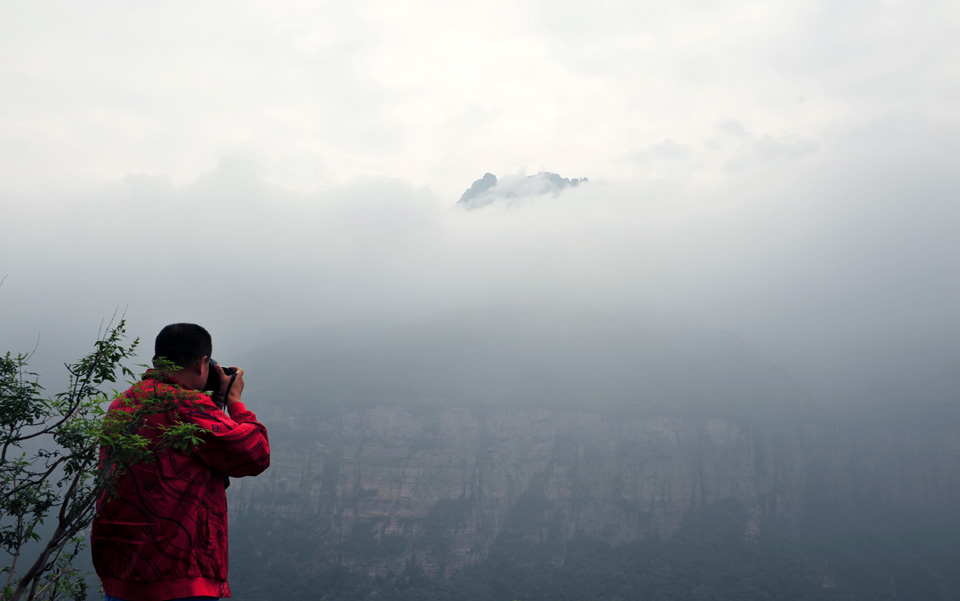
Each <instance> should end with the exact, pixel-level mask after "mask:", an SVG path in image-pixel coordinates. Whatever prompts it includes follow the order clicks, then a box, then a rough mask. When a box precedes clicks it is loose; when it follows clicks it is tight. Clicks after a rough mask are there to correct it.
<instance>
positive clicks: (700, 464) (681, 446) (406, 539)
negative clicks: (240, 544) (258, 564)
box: [230, 405, 960, 576]
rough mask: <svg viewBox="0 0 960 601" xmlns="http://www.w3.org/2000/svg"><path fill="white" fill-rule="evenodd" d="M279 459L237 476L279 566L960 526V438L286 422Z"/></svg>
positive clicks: (600, 414) (521, 410) (696, 422)
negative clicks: (729, 530) (707, 537)
mask: <svg viewBox="0 0 960 601" xmlns="http://www.w3.org/2000/svg"><path fill="white" fill-rule="evenodd" d="M271 425H272V430H271V440H272V441H273V448H274V455H273V465H272V466H271V468H270V469H269V470H268V471H267V472H266V473H264V474H263V475H262V476H260V477H258V478H254V479H243V480H240V481H237V482H235V484H234V487H233V488H231V490H230V503H231V512H232V519H233V520H234V522H237V521H239V522H241V523H251V522H252V521H253V520H257V522H256V523H257V524H258V526H257V537H258V539H259V540H260V541H261V542H262V543H263V545H262V549H261V551H260V553H266V554H267V555H268V557H266V558H265V559H266V561H267V562H268V563H269V562H284V563H294V564H297V565H299V566H300V569H305V570H323V569H330V568H336V567H341V568H347V569H349V570H351V571H357V572H362V573H366V574H371V575H385V574H389V573H400V572H402V571H403V570H404V569H405V568H408V567H411V566H414V567H416V568H419V569H421V570H423V571H424V572H425V573H427V574H430V575H444V576H449V575H451V574H452V573H454V572H455V571H457V570H458V569H460V568H462V567H464V566H467V565H469V564H472V563H476V562H479V561H481V560H482V559H483V558H484V557H485V556H486V555H487V553H488V552H489V550H490V549H491V545H493V544H495V542H496V541H497V539H498V537H508V536H512V537H514V538H515V539H523V540H525V541H527V542H528V543H532V544H535V545H539V548H540V549H541V550H542V552H544V553H548V554H550V555H551V557H552V558H553V560H554V561H557V562H560V561H562V559H563V551H564V545H565V543H566V541H568V540H569V539H570V538H571V537H573V536H574V535H576V534H582V535H587V536H591V537H596V538H599V539H603V540H605V541H608V542H625V541H633V540H638V539H644V538H646V537H658V538H660V539H669V538H670V537H672V536H673V535H674V534H675V533H676V532H677V530H678V528H680V527H681V524H682V523H683V522H684V520H685V519H690V517H691V516H692V515H696V514H698V513H702V512H705V511H709V510H710V508H711V507H714V506H718V505H726V506H728V507H729V505H730V503H733V505H734V506H735V508H736V511H735V512H734V514H735V519H736V520H737V527H738V528H739V531H740V532H742V535H743V536H744V537H745V538H747V539H750V538H759V537H761V536H763V535H764V533H765V532H773V531H776V532H780V533H786V534H788V535H790V536H795V537H796V536H803V535H804V534H809V533H813V532H824V531H829V532H832V533H836V532H840V531H843V530H845V529H853V530H857V529H860V530H864V529H866V530H872V531H882V530H884V529H894V528H899V527H911V528H913V527H919V526H930V525H936V524H947V523H949V524H953V525H955V524H957V523H958V508H960V432H958V430H957V428H955V427H944V426H936V425H926V426H921V425H913V426H909V427H895V426H892V425H886V426H880V425H877V424H874V425H872V426H865V425H863V426H860V425H856V424H847V425H838V424H828V423H824V422H818V421H815V420H814V421H807V422H804V423H779V424H778V423H749V422H744V421H739V420H734V419H727V418H709V417H682V416H644V415H630V414H626V413H616V412H605V411H591V410H586V409H584V410H575V409H570V408H548V407H507V406H499V407H481V408H468V407H463V406H448V407H422V406H421V407H417V406H407V407H404V406H390V405H374V406H369V407H363V408H356V409H350V408H344V407H340V408H339V409H338V410H337V411H328V412H326V414H324V413H323V412H313V413H310V412H304V410H302V409H301V410H289V411H277V412H274V415H273V418H272V421H271Z"/></svg>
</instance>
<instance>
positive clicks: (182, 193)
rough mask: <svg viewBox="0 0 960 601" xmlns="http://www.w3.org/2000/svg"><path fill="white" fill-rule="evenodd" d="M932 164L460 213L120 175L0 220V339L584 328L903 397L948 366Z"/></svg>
mask: <svg viewBox="0 0 960 601" xmlns="http://www.w3.org/2000/svg"><path fill="white" fill-rule="evenodd" d="M949 150H950V149H949V148H933V149H930V150H927V151H926V152H925V153H923V154H921V155H920V156H916V157H911V158H912V162H910V163H904V162H903V161H902V157H901V156H896V155H895V156H883V154H879V153H878V154H879V156H872V157H868V158H867V159H864V158H863V157H857V159H858V160H857V161H855V162H854V161H851V162H849V163H844V162H843V161H842V159H841V158H839V157H829V158H826V157H825V158H824V159H823V162H824V163H827V164H825V165H822V166H820V168H819V169H818V170H811V169H810V167H806V168H805V167H803V166H798V167H793V166H790V165H787V166H780V167H779V172H780V175H781V177H778V178H776V180H775V181H771V180H770V179H769V174H768V173H764V176H763V177H757V176H753V175H752V174H746V175H742V176H739V177H736V178H734V181H733V183H731V184H730V185H728V186H724V187H719V188H716V189H707V190H690V189H688V188H684V187H683V186H680V185H678V184H676V183H675V182H673V183H671V182H649V183H636V182H631V183H623V182H612V181H603V180H600V181H594V180H591V181H590V182H588V183H586V184H583V185H582V186H581V187H579V188H574V189H567V190H565V191H563V192H562V193H560V194H558V195H556V196H554V195H549V194H547V195H540V196H532V197H527V198H520V199H514V200H513V201H511V202H510V203H494V204H491V205H488V206H486V207H483V208H481V209H477V210H473V211H466V210H463V209H462V208H460V207H456V206H454V201H455V199H448V198H441V197H439V196H438V195H437V194H436V193H435V192H434V191H432V190H431V189H429V188H416V187H414V186H412V185H411V184H410V183H409V182H407V181H404V180H402V179H397V178H392V179H391V178H357V179H356V180H353V181H351V182H348V183H347V184H344V185H342V186H337V187H331V188H328V189H324V190H321V191H318V192H316V193H313V194H298V193H295V192H291V191H289V190H285V189H283V188H282V187H280V186H277V185H273V184H268V183H266V182H264V181H263V179H262V178H260V177H259V176H258V175H257V170H256V165H254V164H251V163H248V162H244V161H242V160H239V159H235V158H227V159H224V160H223V161H222V162H221V163H220V164H219V166H218V167H217V168H216V169H215V170H213V171H211V172H208V173H205V174H203V175H202V176H201V177H199V178H198V179H197V180H196V181H193V182H189V183H188V184H185V185H175V184H173V183H171V182H170V181H169V179H166V178H163V177H146V176H140V177H137V176H131V177H127V178H125V179H124V180H122V181H120V182H117V183H116V184H113V185H111V186H109V187H105V188H104V190H103V191H102V192H101V193H100V194H98V195H97V196H95V197H88V198H77V199H70V200H69V201H64V202H61V203H50V205H49V207H48V208H47V210H46V211H44V213H43V215H42V217H41V216H40V215H39V214H38V215H35V216H34V217H33V220H32V222H31V221H30V220H27V219H20V220H18V221H17V222H10V221H6V222H5V225H4V230H5V231H4V247H5V248H4V252H3V256H4V263H5V272H6V276H7V279H6V281H5V282H4V285H3V287H2V288H0V298H2V306H3V312H4V315H5V318H4V323H3V340H4V341H5V343H6V344H5V346H7V347H8V348H10V349H12V350H30V349H32V348H34V346H36V347H37V355H36V356H37V359H38V360H40V361H50V360H53V361H62V360H66V359H69V358H70V356H69V354H70V353H74V354H75V353H76V352H78V351H79V350H80V349H82V348H84V346H83V345H84V344H88V343H89V342H90V341H91V340H92V337H93V336H94V335H95V334H96V331H97V328H98V326H100V324H101V321H102V319H103V318H104V317H109V316H111V315H112V314H113V313H114V312H115V311H117V310H119V311H120V312H121V313H123V314H125V316H126V318H127V319H128V321H129V323H130V331H131V333H133V334H134V335H138V336H142V337H144V338H145V340H146V343H147V348H146V351H145V352H144V353H142V356H144V357H149V354H150V353H149V350H150V349H149V346H150V344H151V343H152V337H153V335H155V333H156V331H157V330H158V329H159V328H160V327H162V326H163V325H164V324H166V323H169V322H173V321H181V320H190V321H196V322H200V323H203V324H205V325H206V326H207V327H208V328H209V329H210V330H211V331H212V332H213V333H214V335H215V344H216V350H217V354H221V355H229V354H232V353H240V352H246V351H251V350H255V349H257V348H258V347H262V346H266V345H269V344H273V343H274V342H276V341H277V340H282V339H284V338H290V337H295V336H301V335H303V334H304V332H308V331H310V330H311V329H316V330H319V329H320V328H321V327H322V326H330V325H333V324H367V325H368V326H369V325H370V324H373V325H378V324H382V325H384V326H387V325H390V324H406V325H410V324H416V323H420V322H424V323H425V322H430V321H433V320H436V319H437V318H443V319H445V320H450V319H453V320H456V318H457V317H456V316H457V315H463V316H464V319H469V315H470V311H477V310H482V311H484V312H485V314H486V315H488V316H490V315H493V316H496V315H497V313H498V312H502V313H503V314H504V315H505V316H509V319H512V320H515V319H518V317H517V316H518V315H520V316H522V315H524V314H529V315H530V316H531V317H533V316H539V317H542V316H544V315H552V316H554V317H555V318H556V319H557V320H561V321H564V320H565V321H570V320H573V321H576V320H577V319H579V318H580V317H583V316H588V315H596V314H603V315H609V316H612V317H615V318H617V319H621V320H625V323H630V324H639V325H646V326H696V327H705V328H711V329H717V330H724V331H729V332H732V333H734V334H736V335H738V336H740V337H741V338H742V339H743V340H744V341H745V342H746V343H748V344H749V345H751V346H753V347H755V348H756V349H757V350H758V352H759V353H761V354H763V355H764V356H767V357H769V358H771V359H772V360H774V361H775V362H777V363H778V364H780V365H781V366H782V367H784V368H785V369H787V371H788V372H790V373H791V374H792V375H793V376H794V377H795V378H798V379H799V381H800V382H802V383H803V385H804V386H805V387H807V388H808V389H809V390H810V391H811V392H812V393H814V396H815V397H817V398H819V399H821V400H823V401H830V402H832V401H838V400H842V397H843V396H844V395H851V394H853V395H866V394H869V393H870V392H871V391H874V390H877V389H884V388H887V387H889V385H890V384H891V383H894V382H901V383H902V382H909V383H910V386H909V387H908V388H912V387H914V386H916V385H918V384H919V383H920V382H922V381H923V380H924V379H925V378H937V381H938V382H940V381H941V380H942V378H943V377H944V376H948V375H949V374H951V373H954V370H953V369H952V366H955V365H956V362H957V360H958V359H960V354H958V346H960V345H958V343H957V334H958V333H960V332H958V330H960V320H958V319H957V317H956V311H955V307H956V306H957V302H958V301H960V282H958V279H957V277H956V273H957V267H958V265H957V261H958V257H960V238H958V237H957V236H956V235H955V234H956V229H957V224H958V214H957V212H958V208H957V204H956V202H955V199H954V196H953V191H954V190H956V189H957V181H956V176H955V175H952V174H949V173H947V172H946V166H945V165H942V164H943V163H945V162H946V161H945V159H944V158H942V156H941V153H947V152H948V151H949ZM850 163H854V164H850ZM479 175H481V174H480V173H478V177H479ZM469 184H470V182H464V189H465V188H466V187H468V186H469ZM24 229H26V230H28V231H29V235H23V233H21V232H23V230H24ZM14 241H16V242H15V243H14ZM578 316H580V317H578ZM38 339H39V343H38V342H37V340H38ZM61 348H62V349H63V350H61ZM62 353H66V354H67V356H62ZM54 357H55V358H54ZM54 364H55V363H54ZM46 365H47V364H45V366H46ZM954 392H956V389H952V390H949V391H948V393H949V394H953V393H954ZM910 394H911V395H914V394H917V395H923V394H924V393H923V390H922V389H914V390H912V391H911V392H910ZM904 400H905V401H907V400H910V399H904Z"/></svg>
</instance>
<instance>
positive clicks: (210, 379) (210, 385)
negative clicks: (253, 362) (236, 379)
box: [204, 359, 237, 394]
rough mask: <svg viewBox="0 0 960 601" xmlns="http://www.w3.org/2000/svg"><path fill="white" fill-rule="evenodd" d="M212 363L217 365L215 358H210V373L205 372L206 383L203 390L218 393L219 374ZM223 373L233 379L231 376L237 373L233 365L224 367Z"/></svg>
mask: <svg viewBox="0 0 960 601" xmlns="http://www.w3.org/2000/svg"><path fill="white" fill-rule="evenodd" d="M214 365H219V363H217V362H216V360H215V359H210V373H208V374H207V384H206V386H205V387H204V390H210V391H212V392H213V393H214V394H220V385H221V382H220V374H218V373H217V370H215V369H214V368H213V366H214ZM223 374H224V375H225V376H228V377H230V379H233V378H232V376H235V375H237V370H236V368H233V367H224V368H223Z"/></svg>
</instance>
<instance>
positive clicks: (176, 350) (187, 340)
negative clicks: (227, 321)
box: [153, 323, 213, 369]
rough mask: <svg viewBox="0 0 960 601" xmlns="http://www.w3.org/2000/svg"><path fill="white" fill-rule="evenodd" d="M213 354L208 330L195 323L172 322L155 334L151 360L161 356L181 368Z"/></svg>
mask: <svg viewBox="0 0 960 601" xmlns="http://www.w3.org/2000/svg"><path fill="white" fill-rule="evenodd" d="M212 354H213V340H212V339H211V338H210V332H208V331H206V330H205V329H203V328H202V327H201V326H198V325H197V324H195V323H172V324H170V325H168V326H166V327H165V328H163V329H162V330H160V333H159V334H157V340H156V343H155V344H154V346H153V360H154V364H156V360H157V358H159V357H163V358H164V359H166V360H167V361H169V362H171V363H173V364H175V365H176V366H178V367H180V368H181V369H184V368H187V367H190V366H191V365H193V363H194V362H195V361H197V359H202V358H203V357H209V356H210V355H212Z"/></svg>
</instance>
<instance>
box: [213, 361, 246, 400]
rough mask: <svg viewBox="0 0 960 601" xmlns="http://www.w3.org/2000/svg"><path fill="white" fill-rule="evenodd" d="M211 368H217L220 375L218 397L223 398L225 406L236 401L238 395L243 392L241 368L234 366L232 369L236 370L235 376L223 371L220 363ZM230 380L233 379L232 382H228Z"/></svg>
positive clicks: (238, 398) (238, 397)
mask: <svg viewBox="0 0 960 601" xmlns="http://www.w3.org/2000/svg"><path fill="white" fill-rule="evenodd" d="M213 369H215V370H217V374H218V375H219V376H220V397H221V398H223V399H224V400H225V402H226V404H227V406H229V405H231V404H232V403H236V402H238V401H239V400H240V395H241V394H242V393H243V370H242V369H240V368H239V367H234V368H233V369H235V370H237V374H236V376H228V375H227V374H225V373H223V368H222V367H220V365H214V366H213ZM231 380H233V384H231V383H230V381H231ZM228 389H229V391H228Z"/></svg>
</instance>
